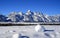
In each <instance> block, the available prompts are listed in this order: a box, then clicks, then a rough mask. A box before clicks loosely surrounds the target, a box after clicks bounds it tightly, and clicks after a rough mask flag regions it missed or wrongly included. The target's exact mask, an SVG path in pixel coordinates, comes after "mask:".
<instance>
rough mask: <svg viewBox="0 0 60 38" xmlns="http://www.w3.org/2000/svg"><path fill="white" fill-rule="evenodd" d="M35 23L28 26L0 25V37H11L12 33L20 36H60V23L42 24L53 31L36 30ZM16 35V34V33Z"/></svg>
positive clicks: (35, 37) (39, 37) (50, 37)
mask: <svg viewBox="0 0 60 38" xmlns="http://www.w3.org/2000/svg"><path fill="white" fill-rule="evenodd" d="M35 26H36V25H30V26H0V38H13V37H15V36H14V34H20V36H27V37H20V38H28V37H29V38H60V25H42V26H44V27H45V29H47V30H54V31H46V32H43V31H42V30H40V31H38V32H36V31H35ZM16 36H17V35H16Z"/></svg>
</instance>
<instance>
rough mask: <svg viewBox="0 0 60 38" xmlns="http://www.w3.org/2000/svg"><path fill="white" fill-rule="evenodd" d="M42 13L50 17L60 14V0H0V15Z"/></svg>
mask: <svg viewBox="0 0 60 38" xmlns="http://www.w3.org/2000/svg"><path fill="white" fill-rule="evenodd" d="M29 9H30V10H31V11H40V12H42V13H44V14H48V15H57V14H60V0H0V14H4V15H8V14H9V13H10V12H13V11H15V12H19V11H22V12H24V13H25V12H26V11H27V10H29Z"/></svg>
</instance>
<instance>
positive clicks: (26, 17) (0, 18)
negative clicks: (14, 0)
mask: <svg viewBox="0 0 60 38" xmlns="http://www.w3.org/2000/svg"><path fill="white" fill-rule="evenodd" d="M0 22H60V16H48V15H44V14H43V13H40V12H31V11H30V10H28V11H27V12H26V13H22V12H19V13H16V12H12V13H10V14H9V15H8V16H4V15H1V14H0Z"/></svg>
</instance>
